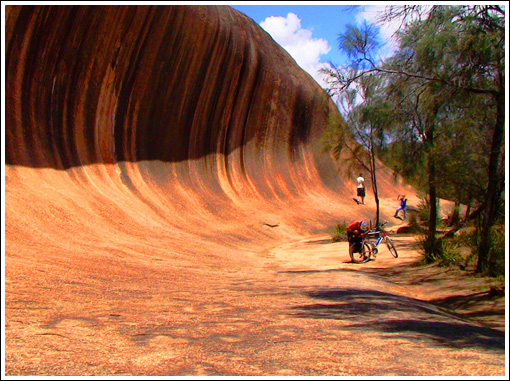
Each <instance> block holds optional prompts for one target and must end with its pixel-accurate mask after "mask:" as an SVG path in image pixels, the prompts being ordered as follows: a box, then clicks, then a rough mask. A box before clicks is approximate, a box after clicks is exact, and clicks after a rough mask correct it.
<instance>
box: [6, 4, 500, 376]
mask: <svg viewBox="0 0 510 381" xmlns="http://www.w3.org/2000/svg"><path fill="white" fill-rule="evenodd" d="M5 25H6V45H5V46H6V62H5V63H6V68H5V70H6V97H5V99H6V108H5V109H6V113H5V114H6V115H5V119H6V120H5V121H6V123H5V127H6V130H5V137H6V140H5V153H6V156H5V158H6V165H5V306H6V313H5V317H6V323H5V333H6V342H5V344H6V355H5V359H6V360H5V364H6V374H7V375H123V374H124V375H126V374H129V375H218V374H220V375H314V374H315V375H317V374H318V375H327V374H330V375H331V374H332V375H342V374H370V372H372V371H373V372H375V373H376V374H427V372H428V371H429V370H430V368H429V367H423V368H419V367H418V368H416V367H415V364H412V363H409V365H406V366H404V369H400V370H398V369H397V370H395V369H393V367H392V366H391V365H389V363H387V362H382V363H381V365H379V366H378V367H377V368H373V369H372V370H370V368H369V367H368V366H361V367H360V368H358V369H357V370H356V369H355V370H352V369H351V370H349V369H347V368H345V366H346V361H345V360H343V359H347V358H348V356H349V351H352V353H353V356H355V357H354V358H359V359H361V358H362V357H361V356H362V355H363V349H364V348H365V347H364V345H365V346H366V345H369V341H370V340H369V339H368V336H367V341H366V342H365V343H362V342H360V343H356V342H355V341H352V338H351V339H348V345H347V342H345V343H346V346H345V349H344V350H343V351H341V352H342V353H338V351H339V348H338V347H336V348H335V351H337V352H335V353H336V354H334V355H333V353H331V352H329V351H330V350H331V346H330V345H331V344H332V343H335V344H339V343H340V342H339V341H338V340H341V337H344V339H345V332H346V331H344V329H345V327H343V326H341V327H340V326H336V327H335V328H333V329H331V330H329V331H328V329H329V328H328V321H327V320H317V319H313V318H309V319H304V318H302V317H301V318H299V317H295V316H294V314H293V310H292V306H293V305H295V304H296V303H297V304H302V303H305V301H306V300H307V297H306V296H305V295H304V294H303V293H301V292H298V293H295V292H294V290H295V288H296V287H298V286H297V285H296V284H293V285H292V284H287V283H285V284H284V283H281V284H280V283H279V280H278V278H277V277H275V271H277V270H275V269H276V268H277V267H275V266H276V265H275V264H274V263H272V262H271V258H272V256H270V255H269V256H268V253H270V251H271V249H272V248H275V247H277V246H279V245H284V244H287V243H289V242H294V241H297V240H302V239H304V238H305V237H309V236H311V235H314V234H324V233H325V232H326V233H327V232H328V231H329V230H330V229H331V228H332V227H333V225H334V224H336V223H338V222H342V221H349V220H351V219H353V218H357V217H365V218H369V219H373V218H374V210H375V204H374V202H373V199H371V198H370V192H369V197H367V205H364V206H358V205H356V204H355V203H354V202H353V201H352V197H353V196H355V184H354V181H353V179H348V178H345V177H344V176H342V175H340V174H339V171H338V168H337V166H336V165H335V163H334V161H333V160H332V159H331V158H330V156H329V155H328V154H327V153H324V151H323V141H322V138H323V136H324V132H325V129H326V125H327V123H328V119H329V118H330V116H332V115H335V114H338V110H337V109H336V107H335V105H334V104H333V103H332V101H331V100H330V99H329V98H328V97H327V95H326V93H325V92H324V91H323V90H322V89H321V88H320V87H319V86H318V85H317V83H315V81H314V80H313V79H312V78H311V77H310V76H309V75H308V74H306V73H305V72H304V71H302V70H301V69H300V68H299V67H298V66H297V64H296V63H295V62H294V61H293V59H292V58H291V57H290V56H289V55H288V54H287V53H286V52H285V51H284V50H283V49H282V48H280V47H279V46H278V45H277V44H276V43H275V42H274V41H273V40H272V39H271V37H270V36H269V35H268V34H266V33H265V32H264V31H263V30H262V29H261V28H259V27H258V25H256V24H255V23H254V22H253V21H252V20H251V19H249V18H248V17H246V16H245V15H243V14H241V13H239V12H237V11H235V10H233V9H232V8H230V7H227V6H124V5H111V6H83V5H82V6H7V7H6V24H5ZM379 190H380V193H381V194H380V197H381V208H382V218H383V219H391V216H392V215H393V213H394V211H395V208H396V207H397V201H396V195H397V194H399V193H407V194H408V196H409V199H410V201H409V202H410V204H411V205H413V204H414V205H415V206H416V205H417V202H418V199H417V197H416V195H415V192H413V190H412V189H411V188H410V187H406V186H404V185H401V184H400V185H395V184H394V183H393V181H392V177H391V173H389V171H381V173H380V183H379ZM342 255H344V254H342ZM346 279H347V278H346ZM337 281H339V280H337ZM349 282H350V281H349ZM349 282H347V283H349ZM310 287H311V286H310ZM257 319H260V321H258V322H257ZM330 328H331V327H330ZM362 336H363V335H362ZM398 340H400V339H398ZM398 340H397V341H398ZM362 341H363V340H362ZM359 345H361V346H359ZM418 345H420V344H418ZM349 348H350V349H349ZM405 348H406V349H405V351H404V352H405V353H410V354H411V355H412V353H414V352H413V350H414V349H413V346H412V345H411V344H409V343H407V344H406V345H405ZM308 349H310V351H311V352H310V351H308ZM440 352H441V356H446V358H447V359H449V360H451V361H453V363H454V365H452V366H451V367H450V365H448V363H447V362H445V361H443V360H442V361H441V363H440V364H439V365H438V370H437V371H435V373H434V372H432V373H430V374H437V373H441V372H447V373H448V372H450V373H449V374H463V372H462V365H461V364H460V365H459V364H458V363H455V360H454V357H455V354H454V353H453V352H448V353H445V352H444V351H440ZM392 353H393V352H392ZM343 356H346V357H343ZM356 356H357V357H356ZM391 356H396V354H395V353H393V354H392V355H391ZM391 356H390V357H391ZM430 356H431V359H432V358H433V357H434V355H433V354H432V352H430ZM466 356H468V355H466ZM483 356H485V355H483ZM468 357H469V356H468ZM484 358H485V357H484ZM489 358H490V356H489ZM317 359H320V361H318V360H317ZM430 361H432V360H430ZM384 364H386V365H384ZM484 370H486V371H487V372H488V373H489V374H494V373H498V372H500V371H501V365H500V363H499V362H498V361H496V362H495V363H494V364H492V365H487V367H486V368H484ZM413 372H414V373H413Z"/></svg>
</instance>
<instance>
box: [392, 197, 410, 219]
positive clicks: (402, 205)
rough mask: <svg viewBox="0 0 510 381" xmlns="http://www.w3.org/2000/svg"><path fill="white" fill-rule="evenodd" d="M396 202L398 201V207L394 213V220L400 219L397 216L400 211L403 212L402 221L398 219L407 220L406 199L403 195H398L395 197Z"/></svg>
mask: <svg viewBox="0 0 510 381" xmlns="http://www.w3.org/2000/svg"><path fill="white" fill-rule="evenodd" d="M397 200H400V205H399V206H398V208H397V210H396V211H395V216H394V217H395V218H400V217H399V216H398V212H400V211H401V210H403V211H404V219H402V218H400V219H401V220H405V219H406V218H407V198H406V195H405V194H399V195H398V196H397Z"/></svg>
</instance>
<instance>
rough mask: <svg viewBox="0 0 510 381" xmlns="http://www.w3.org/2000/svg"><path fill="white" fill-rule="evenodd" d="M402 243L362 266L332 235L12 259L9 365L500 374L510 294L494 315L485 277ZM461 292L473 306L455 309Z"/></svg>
mask: <svg viewBox="0 0 510 381" xmlns="http://www.w3.org/2000/svg"><path fill="white" fill-rule="evenodd" d="M395 241H396V244H397V247H398V248H399V253H400V256H399V258H398V259H394V258H392V257H391V256H390V254H389V253H388V252H385V251H384V250H381V252H380V254H379V256H378V258H377V260H376V261H373V262H370V263H367V264H364V265H355V264H351V263H349V258H348V255H347V251H346V249H347V248H346V244H345V243H331V241H330V240H329V239H328V237H311V238H309V239H306V240H302V241H299V242H292V243H288V244H285V245H281V246H279V247H276V248H272V249H269V250H265V251H263V252H261V253H258V254H254V256H253V258H252V259H251V260H252V262H251V266H239V265H236V264H235V263H227V262H225V263H217V264H215V265H213V266H212V265H210V264H209V265H206V264H204V263H196V264H193V266H191V267H190V266H189V265H188V264H186V265H184V264H182V267H180V266H181V265H180V264H179V263H178V262H176V261H170V260H168V258H166V257H164V255H162V254H160V255H159V256H158V255H152V256H150V255H147V252H145V253H144V255H143V256H142V255H140V256H137V255H135V254H133V253H130V255H129V256H126V255H124V254H122V253H121V252H119V253H116V256H115V257H111V259H110V260H109V261H104V262H103V263H100V264H99V267H97V268H89V267H87V265H86V263H83V262H81V263H77V262H76V261H75V262H73V263H74V265H73V266H69V263H67V262H66V263H67V269H68V271H66V272H63V271H60V270H61V269H62V268H63V266H64V263H62V264H60V263H58V260H59V259H58V258H56V257H55V258H52V261H51V265H50V264H49V263H48V264H46V265H43V264H42V262H39V263H38V265H37V266H33V264H32V265H31V266H28V265H27V263H25V265H23V263H22V262H19V263H18V262H17V261H16V259H17V258H16V257H14V255H12V256H11V258H8V263H9V264H10V267H9V268H10V269H11V270H12V269H15V270H17V271H15V272H14V271H10V272H9V277H8V281H7V282H6V288H7V290H6V374H7V375H9V376H13V375H48V376H52V375H75V376H78V375H89V376H90V375H96V376H98V375H146V376H168V375H171V376H346V375H348V376H361V375H363V376H419V375H424V376H503V375H504V374H505V335H504V332H503V331H502V327H503V325H504V324H502V323H503V322H504V315H501V313H504V307H503V309H501V307H502V306H504V298H500V299H498V300H495V299H487V300H486V301H485V302H484V303H485V304H484V303H481V301H480V303H479V304H478V306H480V305H483V306H485V307H484V308H486V311H485V315H486V316H489V315H490V314H492V315H491V316H492V320H491V319H488V320H484V319H482V315H483V314H482V313H480V311H478V310H477V308H479V307H476V308H475V304H476V303H475V304H473V303H471V302H472V301H476V300H477V299H476V298H477V295H478V296H479V297H482V294H480V293H481V292H482V291H481V290H482V289H484V287H485V286H483V285H482V284H481V283H482V280H480V281H479V282H478V283H479V284H477V285H476V287H475V289H473V288H472V287H471V286H469V287H468V285H471V284H472V283H473V282H471V281H469V282H467V281H466V282H465V283H463V282H459V283H457V282H458V280H459V278H458V277H453V276H452V277H451V278H450V279H447V280H446V281H444V280H443V275H444V271H442V272H441V271H440V269H437V268H428V269H416V268H413V267H412V263H413V262H414V261H415V260H416V256H417V254H416V251H415V250H414V246H413V241H412V238H409V237H397V239H396V240H395ZM117 258H118V262H115V261H116V260H117ZM18 260H19V261H22V260H23V261H27V260H28V261H30V259H29V258H28V259H27V258H26V256H20V257H19V259H18ZM67 260H69V259H67ZM39 261H41V259H40V257H39ZM51 266H55V267H51ZM55 269H57V270H58V269H60V270H58V271H55ZM113 269H116V271H117V272H116V273H115V272H114V271H113ZM14 274H15V275H14ZM42 274H44V276H41V275H42ZM28 279H30V281H28ZM474 283H476V282H474ZM474 283H473V284H474ZM477 288H480V290H478V289H477ZM462 295H467V296H468V297H469V300H470V302H466V303H465V304H464V305H463V308H464V310H461V311H460V313H459V311H456V312H453V311H452V310H449V309H447V308H446V307H447V306H452V305H455V304H456V303H460V304H462V300H463V299H462V298H463V296H462ZM470 303H471V304H470ZM491 303H492V304H491ZM473 311H474V313H473ZM471 313H473V315H479V316H470V314H471ZM475 317H477V318H479V319H481V320H479V321H476V320H474V319H473V318H475ZM481 323H484V324H485V325H482V324H481ZM487 323H490V326H489V325H487ZM491 327H492V328H491Z"/></svg>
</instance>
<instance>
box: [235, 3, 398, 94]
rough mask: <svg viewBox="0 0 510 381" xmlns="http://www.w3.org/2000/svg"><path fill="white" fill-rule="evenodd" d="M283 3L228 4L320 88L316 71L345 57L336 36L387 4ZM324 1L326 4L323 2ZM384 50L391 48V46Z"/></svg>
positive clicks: (386, 32)
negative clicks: (284, 50)
mask: <svg viewBox="0 0 510 381" xmlns="http://www.w3.org/2000/svg"><path fill="white" fill-rule="evenodd" d="M289 3H290V2H286V3H285V5H272V4H271V3H270V4H267V3H264V2H258V4H257V2H250V5H245V4H240V3H237V4H235V3H233V4H228V5H230V6H231V7H232V8H235V9H237V10H239V11H240V12H242V13H244V14H245V15H247V16H249V17H250V18H252V19H253V20H254V21H255V22H256V23H257V24H259V25H260V26H261V27H262V28H263V29H264V30H266V32H268V33H269V34H270V35H271V36H272V37H273V39H274V40H275V41H276V42H278V43H279V44H280V45H281V46H282V47H283V48H285V49H286V50H287V51H288V52H289V53H290V55H291V56H292V57H293V58H294V59H295V60H296V62H297V63H298V64H299V65H300V66H301V67H302V68H303V69H304V70H306V71H307V72H308V73H309V74H310V75H311V76H312V77H314V78H315V80H316V81H317V82H318V83H319V84H320V85H321V86H323V87H326V86H327V85H326V84H325V83H324V82H323V81H322V79H321V77H322V76H321V75H320V74H319V73H318V70H319V69H320V68H321V67H323V66H327V65H328V62H332V63H333V64H335V65H339V64H342V63H345V62H346V56H345V54H344V53H343V52H341V51H340V49H339V48H338V37H339V35H340V34H342V33H344V32H345V31H346V30H347V25H349V24H351V25H355V26H358V25H360V24H361V23H362V22H363V21H365V20H366V21H368V22H374V21H375V19H376V17H377V16H378V15H379V14H380V13H379V12H381V11H382V10H384V8H385V6H386V5H387V4H381V3H379V4H381V5H379V4H378V5H359V6H358V7H353V6H352V5H346V4H345V5H344V4H340V3H335V2H330V4H329V3H328V2H326V3H322V4H318V5H317V4H316V3H317V2H314V3H311V4H308V5H302V4H301V5H300V4H292V3H290V4H289ZM326 4H327V5H326ZM394 31H395V27H394V26H392V25H386V27H384V28H381V35H382V38H383V39H385V40H389V39H390V36H391V35H392V34H393V32H394ZM389 46H390V47H389V48H387V49H386V51H387V52H390V51H391V45H389Z"/></svg>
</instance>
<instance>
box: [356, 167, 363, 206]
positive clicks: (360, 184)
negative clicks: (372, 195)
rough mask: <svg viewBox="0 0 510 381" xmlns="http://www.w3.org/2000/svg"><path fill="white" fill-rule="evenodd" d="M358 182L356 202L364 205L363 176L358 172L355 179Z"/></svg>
mask: <svg viewBox="0 0 510 381" xmlns="http://www.w3.org/2000/svg"><path fill="white" fill-rule="evenodd" d="M356 182H357V183H358V189H357V191H358V200H357V201H358V204H363V205H365V179H364V178H363V174H362V173H360V174H359V176H358V178H357V179H356Z"/></svg>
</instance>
